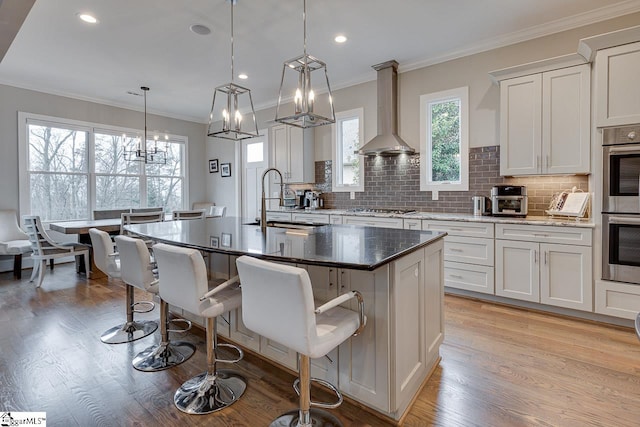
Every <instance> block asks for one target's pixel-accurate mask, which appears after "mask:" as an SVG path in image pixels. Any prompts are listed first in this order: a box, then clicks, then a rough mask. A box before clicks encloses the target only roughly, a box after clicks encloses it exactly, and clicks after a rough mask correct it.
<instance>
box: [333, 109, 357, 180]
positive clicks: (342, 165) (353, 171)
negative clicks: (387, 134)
mask: <svg viewBox="0 0 640 427" xmlns="http://www.w3.org/2000/svg"><path fill="white" fill-rule="evenodd" d="M363 115H364V113H363V109H362V108H357V109H354V110H349V111H344V112H341V113H336V123H335V125H334V130H333V138H332V139H333V144H332V169H333V171H332V190H333V191H364V161H363V160H364V159H363V158H362V156H360V155H358V154H355V152H356V151H357V150H358V148H360V145H361V143H362V138H363V137H364V130H363V129H364V124H363V122H364V120H363Z"/></svg>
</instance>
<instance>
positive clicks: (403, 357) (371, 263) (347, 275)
mask: <svg viewBox="0 0 640 427" xmlns="http://www.w3.org/2000/svg"><path fill="white" fill-rule="evenodd" d="M126 228H127V230H129V231H131V232H132V233H135V234H137V235H140V236H143V237H145V238H150V239H153V240H155V241H159V242H163V243H168V244H174V245H179V246H185V247H191V248H195V249H199V250H202V251H205V252H207V253H208V264H209V269H210V274H211V276H212V278H214V279H226V278H229V277H231V276H233V275H235V274H237V273H236V267H235V259H236V258H237V257H238V256H242V255H251V256H255V257H258V258H262V259H266V260H271V261H277V262H285V263H290V264H295V265H297V266H300V267H303V268H305V269H307V271H308V272H309V276H310V278H311V281H312V283H313V288H314V297H315V298H316V300H317V301H318V303H322V302H324V301H327V300H329V299H331V298H334V297H336V296H337V295H339V294H342V293H344V292H348V291H350V290H358V291H360V293H361V294H362V295H363V297H364V300H365V305H366V312H365V314H366V316H367V326H366V328H365V330H364V331H363V332H362V334H360V335H358V336H357V337H352V338H351V339H349V340H347V341H346V342H345V343H343V344H342V345H341V346H340V347H338V348H337V349H335V350H333V351H332V352H331V353H329V355H328V356H329V357H328V358H322V359H316V360H312V372H311V374H312V376H314V377H318V378H322V379H325V380H326V381H329V382H331V383H333V384H335V385H336V386H337V387H338V388H339V389H340V390H341V391H342V392H343V394H345V395H346V396H348V397H350V398H352V399H354V400H355V401H358V402H360V403H361V404H363V405H365V406H366V407H368V408H370V409H371V410H373V411H375V412H377V413H378V414H380V415H383V416H385V417H388V418H390V419H393V420H396V421H398V420H400V419H401V418H402V416H403V414H404V413H405V411H406V410H407V408H408V407H409V406H410V404H411V403H412V401H413V399H414V397H415V396H416V394H417V393H418V391H419V390H420V389H421V387H422V385H423V384H424V383H425V381H426V380H427V379H428V378H429V376H430V375H431V373H432V372H433V369H434V368H435V367H436V365H437V363H438V361H439V360H440V355H439V347H440V344H441V343H442V340H443V338H444V321H443V296H444V286H443V283H444V282H443V277H444V276H443V268H444V267H443V237H444V236H445V233H442V232H437V231H421V230H396V229H386V228H373V227H363V226H347V225H323V226H300V225H294V224H288V225H287V224H283V225H281V226H279V227H267V229H266V230H265V232H262V231H261V230H260V227H259V226H256V225H247V224H245V222H244V221H243V220H242V219H240V218H231V217H224V218H212V219H205V220H191V221H167V222H160V223H151V224H137V225H130V226H127V227H126ZM352 308H353V309H356V306H355V305H354V306H353V307H352ZM180 314H182V315H183V316H184V317H190V318H191V319H192V320H196V321H198V320H200V319H198V318H196V317H195V316H193V315H192V314H190V313H184V312H181V313H180ZM241 314H242V313H241V310H236V311H234V312H232V313H230V316H229V324H227V323H225V322H223V321H220V320H219V322H218V326H219V329H218V332H219V334H220V335H222V336H225V337H227V338H228V339H229V340H231V341H233V342H235V343H237V344H240V345H241V346H243V347H245V348H246V349H249V350H252V351H253V352H255V353H257V354H260V355H261V356H263V357H265V358H268V359H270V360H272V361H275V362H277V363H279V364H281V365H283V366H285V367H287V368H289V369H291V370H294V371H295V370H297V356H296V354H295V352H293V351H291V350H290V349H288V348H286V347H284V346H282V345H280V344H279V343H276V342H273V341H270V340H267V339H266V338H264V337H260V336H257V335H256V334H254V333H253V332H252V331H249V330H248V329H246V328H245V327H244V324H243V323H242V316H241ZM283 327H286V325H283Z"/></svg>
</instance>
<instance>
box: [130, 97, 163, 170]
mask: <svg viewBox="0 0 640 427" xmlns="http://www.w3.org/2000/svg"><path fill="white" fill-rule="evenodd" d="M140 89H141V90H142V92H143V94H144V139H142V140H141V139H140V138H138V140H137V143H136V149H135V150H127V149H125V150H124V152H123V156H124V159H125V160H127V161H129V162H143V163H146V164H154V165H166V164H167V153H166V151H162V150H160V149H159V148H158V138H159V137H158V135H155V136H154V138H153V146H152V147H150V148H149V149H147V143H148V140H147V92H148V91H149V88H148V87H147V86H142V87H140ZM166 139H168V136H167V135H165V140H166Z"/></svg>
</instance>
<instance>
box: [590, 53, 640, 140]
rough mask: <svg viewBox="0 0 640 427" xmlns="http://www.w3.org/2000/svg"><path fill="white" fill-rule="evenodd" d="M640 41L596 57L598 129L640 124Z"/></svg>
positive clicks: (598, 54)
mask: <svg viewBox="0 0 640 427" xmlns="http://www.w3.org/2000/svg"><path fill="white" fill-rule="evenodd" d="M639 75H640V42H637V43H631V44H626V45H623V46H618V47H613V48H610V49H603V50H600V51H598V53H597V55H596V121H597V123H596V126H598V127H603V126H620V125H629V124H634V123H640V82H639V81H638V76H639Z"/></svg>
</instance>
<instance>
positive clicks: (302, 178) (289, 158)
mask: <svg viewBox="0 0 640 427" xmlns="http://www.w3.org/2000/svg"><path fill="white" fill-rule="evenodd" d="M270 144H271V154H272V157H271V159H272V166H273V167H275V168H277V169H278V170H279V171H280V172H281V173H282V177H283V179H284V181H285V182H287V183H307V182H315V165H314V155H315V153H314V136H313V129H301V128H297V127H295V126H288V125H276V126H273V127H272V128H271V141H270ZM276 179H277V178H276Z"/></svg>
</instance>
